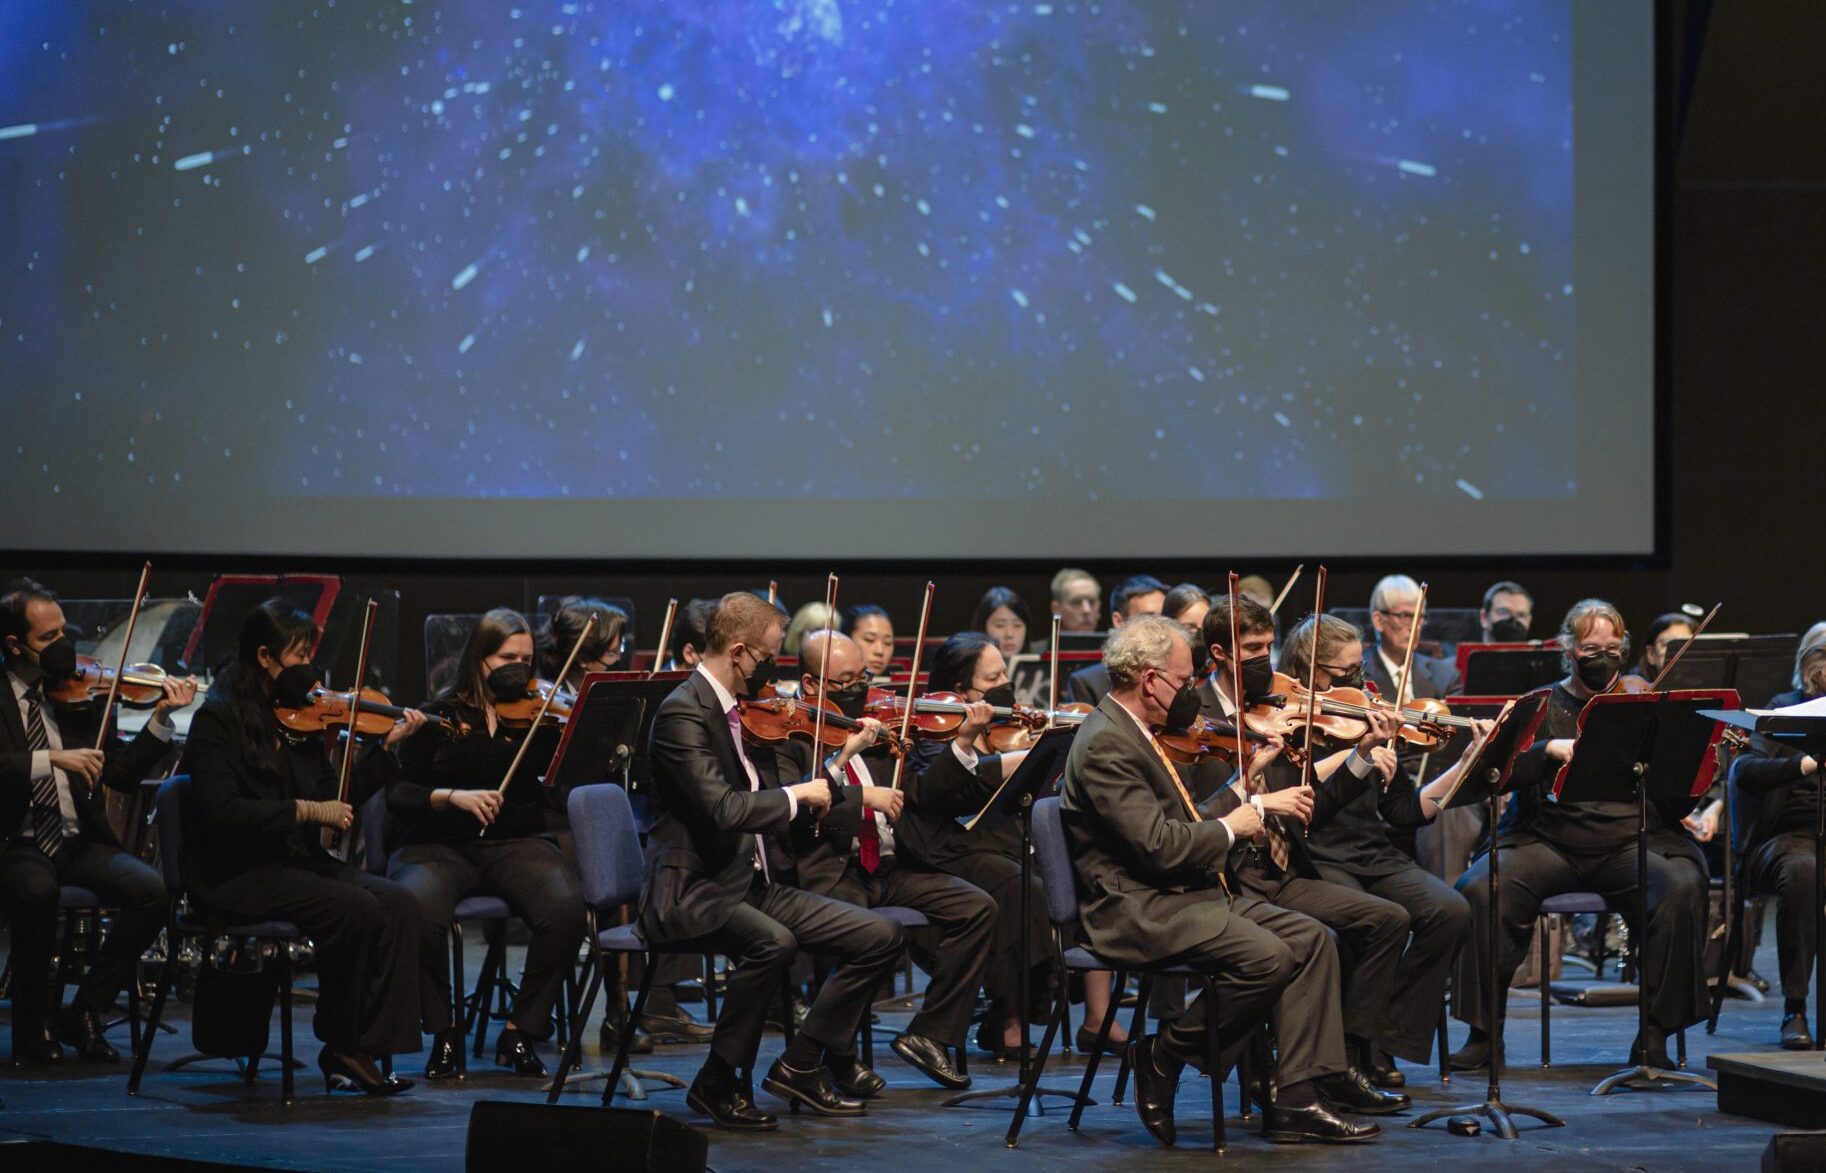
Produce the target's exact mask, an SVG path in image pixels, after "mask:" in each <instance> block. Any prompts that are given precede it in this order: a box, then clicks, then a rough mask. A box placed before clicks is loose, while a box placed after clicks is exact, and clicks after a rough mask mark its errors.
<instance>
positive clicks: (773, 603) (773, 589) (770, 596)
mask: <svg viewBox="0 0 1826 1173" xmlns="http://www.w3.org/2000/svg"><path fill="white" fill-rule="evenodd" d="M767 605H768V606H769V607H778V606H779V605H780V582H779V580H778V579H772V578H770V579H768V580H767Z"/></svg>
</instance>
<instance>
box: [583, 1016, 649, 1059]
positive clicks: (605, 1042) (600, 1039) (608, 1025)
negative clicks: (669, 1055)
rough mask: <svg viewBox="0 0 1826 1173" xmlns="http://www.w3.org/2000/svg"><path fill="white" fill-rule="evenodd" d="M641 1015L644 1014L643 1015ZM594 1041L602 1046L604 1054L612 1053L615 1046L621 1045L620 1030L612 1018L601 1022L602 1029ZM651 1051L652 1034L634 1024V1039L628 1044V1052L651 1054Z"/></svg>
mask: <svg viewBox="0 0 1826 1173" xmlns="http://www.w3.org/2000/svg"><path fill="white" fill-rule="evenodd" d="M642 1017H645V1016H644V1015H643V1016H642ZM596 1042H597V1044H598V1045H599V1046H601V1047H602V1053H603V1054H604V1055H613V1054H614V1053H615V1050H616V1048H617V1047H619V1046H620V1045H621V1032H620V1031H618V1030H616V1029H615V1022H614V1020H613V1019H610V1020H608V1021H605V1022H604V1023H603V1024H602V1029H601V1030H600V1031H598V1032H597V1034H596ZM652 1053H653V1036H652V1035H650V1034H648V1033H647V1032H646V1031H644V1030H642V1029H640V1026H639V1025H638V1024H636V1025H635V1027H634V1041H633V1042H631V1043H629V1044H628V1054H630V1055H651V1054H652Z"/></svg>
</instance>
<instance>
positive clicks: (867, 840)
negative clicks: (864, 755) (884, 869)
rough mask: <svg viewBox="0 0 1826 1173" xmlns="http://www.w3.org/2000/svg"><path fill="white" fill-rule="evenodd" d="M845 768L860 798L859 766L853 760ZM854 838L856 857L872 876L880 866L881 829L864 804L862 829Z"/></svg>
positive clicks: (872, 812)
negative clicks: (855, 841)
mask: <svg viewBox="0 0 1826 1173" xmlns="http://www.w3.org/2000/svg"><path fill="white" fill-rule="evenodd" d="M847 768H848V769H849V771H850V785H852V786H854V787H855V788H856V791H857V798H858V799H860V798H861V791H862V778H861V768H860V767H858V766H857V765H856V763H855V762H854V761H851V762H850V763H849V764H848V767H847ZM856 840H857V843H858V844H859V845H860V846H859V847H858V848H857V858H858V859H860V860H861V861H862V870H863V871H865V872H867V873H869V875H871V876H872V875H874V874H875V869H876V868H878V867H880V866H881V831H880V829H879V828H877V827H876V825H875V812H874V811H872V810H870V809H869V808H868V807H866V806H865V807H863V808H862V829H861V830H860V831H859V832H857V835H856Z"/></svg>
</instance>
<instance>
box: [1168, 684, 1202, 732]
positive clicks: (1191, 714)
mask: <svg viewBox="0 0 1826 1173" xmlns="http://www.w3.org/2000/svg"><path fill="white" fill-rule="evenodd" d="M1200 707H1201V706H1200V705H1199V703H1198V677H1196V676H1194V677H1192V678H1190V679H1188V680H1187V681H1186V682H1185V683H1184V684H1182V685H1180V687H1179V691H1177V692H1175V693H1174V694H1173V701H1172V703H1171V704H1169V705H1168V706H1167V715H1166V717H1164V718H1163V719H1162V720H1161V728H1163V729H1184V728H1185V727H1186V726H1188V725H1190V724H1191V723H1192V722H1194V721H1196V720H1198V714H1199V709H1200Z"/></svg>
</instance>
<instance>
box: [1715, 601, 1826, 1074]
mask: <svg viewBox="0 0 1826 1173" xmlns="http://www.w3.org/2000/svg"><path fill="white" fill-rule="evenodd" d="M1820 696H1826V623H1816V624H1814V625H1813V627H1812V628H1811V629H1809V630H1808V632H1807V634H1806V636H1805V637H1804V638H1802V640H1801V644H1800V648H1799V650H1798V651H1797V652H1796V653H1795V657H1794V688H1793V689H1792V690H1790V691H1788V692H1784V693H1778V694H1777V695H1776V696H1774V697H1771V698H1770V700H1769V704H1768V705H1767V706H1766V707H1767V708H1771V709H1779V708H1784V707H1786V706H1788V705H1798V704H1800V703H1801V702H1802V701H1808V700H1813V699H1814V698H1816V697H1820ZM1731 781H1732V783H1733V784H1734V785H1735V786H1736V788H1737V796H1738V807H1737V810H1738V825H1739V827H1740V828H1741V830H1740V832H1739V833H1740V834H1741V835H1742V836H1743V842H1744V878H1745V879H1746V880H1748V881H1749V884H1750V888H1751V890H1752V891H1753V892H1757V893H1760V894H1763V895H1769V896H1774V897H1775V955H1776V957H1777V959H1778V960H1779V962H1780V964H1781V971H1782V1033H1781V1044H1782V1047H1783V1049H1784V1050H1789V1051H1805V1050H1810V1049H1811V1048H1812V1047H1813V1035H1812V1034H1811V1033H1810V1032H1809V1031H1808V1029H1807V987H1808V983H1809V981H1810V980H1811V977H1812V973H1813V962H1814V949H1815V945H1816V936H1817V933H1818V925H1819V921H1818V915H1819V910H1818V908H1817V907H1816V904H1815V901H1816V900H1817V899H1818V894H1817V892H1816V890H1815V887H1814V880H1815V872H1814V869H1815V867H1816V866H1817V861H1816V857H1815V854H1814V842H1813V837H1814V834H1815V832H1816V831H1817V830H1818V818H1819V810H1820V763H1819V762H1818V761H1817V760H1815V758H1814V756H1813V755H1812V754H1808V753H1802V752H1801V751H1800V750H1799V749H1796V748H1795V747H1794V746H1791V745H1784V744H1783V743H1781V742H1778V741H1772V740H1770V739H1769V738H1767V737H1761V736H1757V737H1753V738H1751V739H1750V744H1749V746H1748V747H1747V748H1745V750H1744V752H1743V753H1741V754H1739V755H1738V758H1737V760H1736V761H1735V762H1733V763H1732V765H1731Z"/></svg>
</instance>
